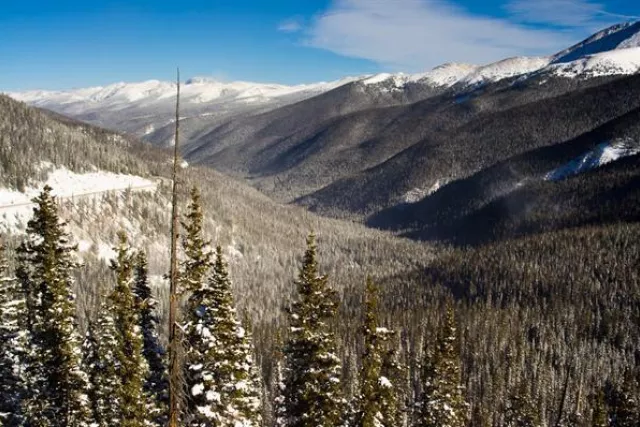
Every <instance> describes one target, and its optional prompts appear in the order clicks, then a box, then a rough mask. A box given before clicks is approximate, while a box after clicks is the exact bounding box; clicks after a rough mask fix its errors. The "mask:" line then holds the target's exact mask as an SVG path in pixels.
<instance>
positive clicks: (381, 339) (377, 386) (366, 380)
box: [354, 277, 398, 427]
mask: <svg viewBox="0 0 640 427" xmlns="http://www.w3.org/2000/svg"><path fill="white" fill-rule="evenodd" d="M362 334H363V337H364V354H363V356H362V372H361V375H360V381H361V386H360V393H359V397H358V402H357V408H356V413H355V420H354V426H355V427H395V426H396V425H397V422H398V419H397V416H398V414H397V405H398V404H397V401H396V394H395V390H394V385H393V384H392V382H391V380H390V378H388V377H387V376H385V375H384V374H383V371H382V370H383V365H384V364H385V363H384V362H385V359H387V366H386V367H387V368H389V369H391V368H392V365H393V362H392V361H391V360H390V359H388V356H387V354H386V351H385V344H386V343H387V342H388V341H389V340H390V339H391V337H392V336H393V335H394V333H393V331H390V330H389V329H386V328H381V327H379V320H378V289H377V287H376V285H375V284H374V283H373V280H372V279H371V277H367V281H366V286H365V295H364V324H363V326H362ZM389 356H391V355H389Z"/></svg>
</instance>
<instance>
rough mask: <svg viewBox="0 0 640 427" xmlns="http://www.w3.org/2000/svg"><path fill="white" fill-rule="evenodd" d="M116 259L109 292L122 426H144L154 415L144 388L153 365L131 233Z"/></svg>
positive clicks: (120, 244) (123, 238) (122, 238)
mask: <svg viewBox="0 0 640 427" xmlns="http://www.w3.org/2000/svg"><path fill="white" fill-rule="evenodd" d="M118 240H119V241H118V246H117V247H116V248H115V249H116V259H114V260H112V261H111V269H112V270H113V272H114V273H115V275H116V286H115V288H114V289H113V291H112V292H111V295H109V303H110V306H111V307H112V310H113V318H114V322H115V327H116V332H117V335H116V338H117V341H118V345H117V347H116V354H115V356H116V360H117V367H118V376H119V377H120V383H119V386H118V390H117V391H116V395H117V396H118V399H119V409H120V416H121V419H120V424H119V425H120V426H123V427H142V426H144V425H146V423H147V422H148V420H149V416H150V415H151V414H149V413H148V408H149V407H150V406H152V405H151V404H150V398H149V396H148V394H147V393H145V391H144V384H145V380H146V378H147V374H148V371H149V366H148V364H147V361H146V360H145V358H144V355H143V353H142V352H143V345H144V343H143V337H142V331H141V328H140V320H139V316H138V310H137V307H136V301H135V297H134V294H133V289H132V288H133V255H132V253H131V249H130V247H129V244H128V242H127V236H126V235H125V234H124V233H123V232H121V233H118Z"/></svg>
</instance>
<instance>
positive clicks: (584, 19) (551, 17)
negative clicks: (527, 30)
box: [505, 0, 637, 31]
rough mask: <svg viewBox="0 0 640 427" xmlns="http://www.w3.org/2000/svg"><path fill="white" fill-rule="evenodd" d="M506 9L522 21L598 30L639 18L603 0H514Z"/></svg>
mask: <svg viewBox="0 0 640 427" xmlns="http://www.w3.org/2000/svg"><path fill="white" fill-rule="evenodd" d="M505 9H506V10H507V11H508V12H509V13H510V14H511V15H512V16H513V18H514V19H517V20H518V21H520V22H527V23H536V24H548V25H554V26H557V27H573V28H584V29H585V30H589V31H595V30H597V29H600V28H602V27H604V26H607V25H610V24H613V23H615V22H618V21H621V20H632V19H637V17H634V16H627V15H620V14H616V13H612V12H609V11H607V10H606V7H605V5H604V4H602V3H597V2H593V1H589V0H536V1H531V0H511V1H509V2H508V3H507V4H506V5H505Z"/></svg>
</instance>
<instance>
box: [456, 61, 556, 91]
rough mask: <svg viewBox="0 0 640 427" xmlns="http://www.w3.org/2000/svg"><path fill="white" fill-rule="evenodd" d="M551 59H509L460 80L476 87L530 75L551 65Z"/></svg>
mask: <svg viewBox="0 0 640 427" xmlns="http://www.w3.org/2000/svg"><path fill="white" fill-rule="evenodd" d="M549 62H551V58H548V57H538V56H532V57H527V56H519V57H515V58H507V59H504V60H502V61H498V62H494V63H493V64H488V65H484V66H482V67H478V68H477V69H476V70H474V71H473V72H471V73H470V74H469V75H467V76H466V77H464V78H463V79H461V80H460V82H461V83H463V84H465V85H470V86H475V85H479V84H485V83H491V82H497V81H499V80H502V79H506V78H509V77H514V76H519V75H522V74H528V73H531V72H533V71H537V70H539V69H540V68H542V67H545V66H547V65H549Z"/></svg>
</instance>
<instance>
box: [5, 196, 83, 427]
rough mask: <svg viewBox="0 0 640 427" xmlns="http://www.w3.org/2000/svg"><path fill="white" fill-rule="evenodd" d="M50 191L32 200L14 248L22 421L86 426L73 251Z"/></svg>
mask: <svg viewBox="0 0 640 427" xmlns="http://www.w3.org/2000/svg"><path fill="white" fill-rule="evenodd" d="M51 191H52V189H51V187H49V186H45V187H44V190H43V191H42V193H41V194H40V195H39V196H38V197H36V198H35V199H34V203H35V204H36V207H35V208H34V210H33V218H32V219H31V220H30V221H29V222H28V224H27V230H26V239H25V241H24V242H23V243H22V245H21V246H20V248H19V249H18V269H17V276H18V278H19V280H20V283H21V285H22V287H23V289H24V292H25V296H26V303H27V311H28V313H29V315H28V316H27V324H28V328H29V332H30V337H31V340H30V345H29V356H28V367H27V371H26V373H27V378H28V387H29V392H30V395H29V396H28V397H27V398H26V399H25V401H24V406H25V411H24V412H25V419H26V423H27V424H29V425H31V426H42V427H44V426H74V427H78V426H84V425H87V422H88V418H89V413H90V411H89V405H88V398H87V376H86V374H85V372H84V371H83V370H82V368H81V354H82V349H81V339H80V337H79V336H78V332H77V327H76V306H75V295H74V293H73V286H74V283H73V279H72V272H73V270H74V269H75V268H77V267H78V263H77V262H76V260H75V253H76V251H77V247H76V246H75V245H72V244H71V241H70V237H69V235H68V234H67V233H66V232H65V230H64V227H65V223H64V222H61V221H60V219H59V217H58V209H57V206H56V203H55V200H54V198H53V196H52V195H51Z"/></svg>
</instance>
